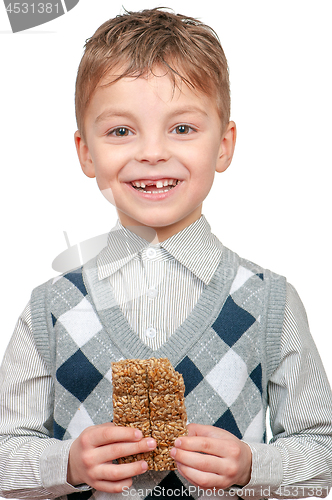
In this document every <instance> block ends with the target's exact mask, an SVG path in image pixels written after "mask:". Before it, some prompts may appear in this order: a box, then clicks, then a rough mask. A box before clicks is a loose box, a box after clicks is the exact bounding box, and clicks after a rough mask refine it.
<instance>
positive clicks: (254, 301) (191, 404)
mask: <svg viewBox="0 0 332 500" xmlns="http://www.w3.org/2000/svg"><path fill="white" fill-rule="evenodd" d="M240 267H241V266H240ZM263 287H264V284H262V278H261V276H257V275H255V274H253V273H252V272H250V271H248V272H246V270H245V268H242V270H241V271H240V274H238V275H237V282H236V286H234V287H233V295H232V296H231V295H229V296H228V297H227V299H226V301H225V303H224V305H223V307H222V308H221V310H220V313H219V315H218V317H217V319H216V320H215V321H214V322H213V324H212V325H211V327H210V328H208V329H207V331H206V332H204V341H203V340H202V341H201V342H197V343H195V344H194V345H193V346H192V348H191V349H189V351H188V352H187V354H186V356H185V357H184V358H183V359H182V360H181V361H180V362H179V363H178V364H177V366H176V370H177V371H179V372H181V373H182V374H183V377H184V381H185V384H186V408H187V413H188V422H189V423H190V422H196V423H201V424H205V425H214V426H216V427H220V428H223V429H226V430H228V431H229V432H231V433H233V434H234V435H235V436H237V437H238V438H242V436H245V437H246V438H247V436H249V437H250V438H254V440H256V441H262V439H263V436H264V431H265V423H264V418H263V415H264V411H263V402H262V376H263V374H262V365H261V352H260V347H259V346H260V334H259V328H260V323H259V320H258V319H259V317H260V312H261V304H262V299H261V294H262V293H264V289H263ZM54 288H55V290H54V294H53V308H52V314H53V316H54V319H55V321H53V324H54V329H55V331H56V332H57V338H58V346H59V352H58V357H57V371H56V378H57V380H56V406H55V414H54V415H55V422H54V435H55V437H57V438H59V439H68V438H76V437H77V436H78V435H79V434H80V433H81V432H82V430H84V428H86V427H87V426H89V425H92V424H99V423H102V422H105V421H111V420H112V385H111V376H110V375H111V369H110V367H111V362H112V361H116V360H119V359H121V358H122V353H121V351H119V349H118V348H117V347H116V346H115V345H114V343H113V342H112V340H111V338H110V336H109V334H108V333H107V332H106V331H105V329H104V328H103V326H102V324H101V322H100V319H99V318H98V315H97V313H96V311H95V309H94V308H93V305H92V302H91V298H90V296H89V294H87V292H86V289H85V286H84V282H83V279H82V275H81V274H80V272H79V271H76V272H73V273H68V274H67V275H65V276H64V277H63V279H59V280H57V282H56V283H55V284H54ZM56 318H57V319H56ZM202 338H203V337H202ZM61 345H63V346H65V348H62V349H61V347H60V346H61ZM68 408H71V410H70V411H69V410H68ZM147 476H148V480H149V485H150V486H149V487H150V488H154V486H159V488H163V487H164V488H165V490H167V489H173V490H174V489H176V488H179V489H180V491H181V488H187V490H186V491H187V493H188V488H189V486H190V485H189V483H188V482H187V481H186V480H185V479H184V478H182V476H179V475H178V473H177V472H173V471H172V472H170V473H159V472H154V471H148V472H147V473H146V474H144V475H142V476H137V477H136V478H134V480H133V486H132V488H133V489H134V490H136V496H135V498H144V497H142V496H140V494H139V490H140V485H141V486H142V488H146V487H147ZM151 484H152V486H151ZM143 485H144V486H143ZM165 490H164V491H165ZM158 492H160V490H158ZM187 493H185V496H186V495H187ZM91 495H92V497H93V498H96V499H97V498H99V497H100V498H101V496H100V495H102V496H103V494H100V493H99V492H93V493H91ZM153 495H155V494H152V495H149V496H148V497H147V498H151V499H152V498H154V496H153ZM131 496H132V495H131ZM155 496H156V495H155ZM158 496H159V497H160V496H162V494H158ZM105 498H106V497H105ZM193 498H198V495H197V494H195V493H193ZM103 500H104V496H103Z"/></svg>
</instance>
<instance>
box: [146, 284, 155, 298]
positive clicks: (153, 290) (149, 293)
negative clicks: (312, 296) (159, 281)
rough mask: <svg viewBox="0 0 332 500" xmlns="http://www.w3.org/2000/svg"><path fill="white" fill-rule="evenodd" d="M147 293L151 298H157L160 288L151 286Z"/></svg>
mask: <svg viewBox="0 0 332 500" xmlns="http://www.w3.org/2000/svg"><path fill="white" fill-rule="evenodd" d="M146 295H147V296H148V297H149V299H155V298H156V297H157V295H158V290H157V289H156V288H153V287H152V288H149V290H148V291H147V292H146Z"/></svg>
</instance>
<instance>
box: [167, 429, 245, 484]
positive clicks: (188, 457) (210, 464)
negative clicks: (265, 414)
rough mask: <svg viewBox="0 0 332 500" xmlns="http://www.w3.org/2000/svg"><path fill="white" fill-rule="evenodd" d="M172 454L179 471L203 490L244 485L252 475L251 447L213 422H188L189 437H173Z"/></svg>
mask: <svg viewBox="0 0 332 500" xmlns="http://www.w3.org/2000/svg"><path fill="white" fill-rule="evenodd" d="M174 446H175V447H174V448H172V450H171V456H172V457H173V458H174V460H175V461H176V462H177V466H178V470H179V472H180V473H181V474H182V475H183V476H184V477H185V478H186V479H188V481H190V482H191V483H192V484H194V485H195V486H199V487H201V488H203V489H208V488H214V487H216V488H221V489H225V488H229V487H230V486H233V485H238V486H245V485H246V484H247V483H248V482H249V481H250V475H251V459H252V457H251V450H250V448H249V446H248V445H247V444H246V443H244V442H243V441H240V440H239V439H238V438H237V437H235V436H234V435H233V434H231V433H230V432H227V431H224V430H222V429H219V428H218V427H213V426H212V425H199V424H189V425H188V436H183V437H180V438H178V439H176V441H175V444H174Z"/></svg>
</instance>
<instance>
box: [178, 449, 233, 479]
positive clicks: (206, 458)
mask: <svg viewBox="0 0 332 500" xmlns="http://www.w3.org/2000/svg"><path fill="white" fill-rule="evenodd" d="M171 456H172V457H173V458H174V460H175V461H176V462H177V463H178V462H180V464H181V465H183V466H187V467H189V468H192V469H195V470H196V471H202V472H209V473H213V474H221V475H223V473H224V471H223V463H224V462H225V461H224V460H223V459H221V458H220V457H217V456H214V455H206V454H202V453H197V452H192V451H184V450H181V449H175V448H173V449H172V450H171Z"/></svg>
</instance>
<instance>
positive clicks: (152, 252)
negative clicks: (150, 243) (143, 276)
mask: <svg viewBox="0 0 332 500" xmlns="http://www.w3.org/2000/svg"><path fill="white" fill-rule="evenodd" d="M156 255H157V252H156V251H155V249H154V248H151V247H149V248H148V249H147V251H146V256H147V257H148V258H149V259H154V258H155V257H156Z"/></svg>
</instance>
